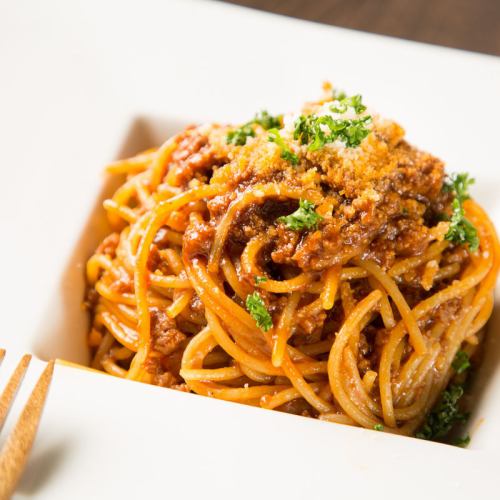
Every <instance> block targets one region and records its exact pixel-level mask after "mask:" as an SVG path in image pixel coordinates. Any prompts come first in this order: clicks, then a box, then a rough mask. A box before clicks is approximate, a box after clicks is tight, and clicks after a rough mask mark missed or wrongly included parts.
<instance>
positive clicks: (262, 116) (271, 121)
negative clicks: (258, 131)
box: [253, 109, 281, 130]
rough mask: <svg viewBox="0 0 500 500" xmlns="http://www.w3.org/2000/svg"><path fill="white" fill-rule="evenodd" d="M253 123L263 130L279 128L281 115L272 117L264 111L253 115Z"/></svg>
mask: <svg viewBox="0 0 500 500" xmlns="http://www.w3.org/2000/svg"><path fill="white" fill-rule="evenodd" d="M253 123H257V124H259V125H260V126H261V127H262V128H263V129H265V130H269V129H271V128H281V115H278V116H272V115H270V114H269V113H268V112H267V111H266V110H265V109H264V110H262V111H261V112H260V113H257V114H256V115H255V117H254V119H253Z"/></svg>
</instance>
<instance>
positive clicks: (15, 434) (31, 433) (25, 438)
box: [0, 361, 54, 500]
mask: <svg viewBox="0 0 500 500" xmlns="http://www.w3.org/2000/svg"><path fill="white" fill-rule="evenodd" d="M53 371H54V361H49V362H48V363H47V366H46V367H45V369H44V371H43V373H42V374H41V375H40V378H39V379H38V382H37V383H36V385H35V388H34V389H33V392H32V393H31V395H30V397H29V399H28V402H27V403H26V405H25V407H24V408H23V411H22V413H21V416H20V417H19V419H18V421H17V422H16V425H15V426H14V429H12V432H11V433H10V434H9V437H8V438H7V442H6V443H5V445H4V447H3V449H2V451H1V453H0V478H2V480H1V481H0V500H7V499H8V498H10V497H11V495H12V493H13V492H14V488H15V487H16V484H17V482H18V481H19V478H20V477H21V473H22V472H23V470H24V466H25V464H26V461H27V459H28V455H29V452H30V450H31V446H32V445H33V441H34V440H35V436H36V432H37V429H38V423H39V422H40V418H41V416H42V410H43V407H44V405H45V399H46V397H47V393H48V390H49V386H50V381H51V380H52V373H53Z"/></svg>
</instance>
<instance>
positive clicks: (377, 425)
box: [373, 424, 384, 431]
mask: <svg viewBox="0 0 500 500" xmlns="http://www.w3.org/2000/svg"><path fill="white" fill-rule="evenodd" d="M373 430H374V431H383V430H384V426H383V425H382V424H375V425H374V426H373Z"/></svg>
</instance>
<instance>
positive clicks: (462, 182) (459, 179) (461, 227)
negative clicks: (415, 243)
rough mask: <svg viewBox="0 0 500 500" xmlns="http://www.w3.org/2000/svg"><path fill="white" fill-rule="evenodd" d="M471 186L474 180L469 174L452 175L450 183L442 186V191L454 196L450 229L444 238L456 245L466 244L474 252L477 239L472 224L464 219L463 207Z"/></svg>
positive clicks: (477, 244) (476, 247) (477, 242)
mask: <svg viewBox="0 0 500 500" xmlns="http://www.w3.org/2000/svg"><path fill="white" fill-rule="evenodd" d="M471 184H474V179H471V178H469V174H454V175H452V176H451V177H450V182H446V183H445V184H444V186H443V189H444V190H445V191H448V192H450V193H453V194H454V195H455V198H454V199H453V202H452V204H451V208H452V214H451V217H450V219H449V221H450V227H449V229H448V232H447V233H446V234H445V236H444V237H445V239H446V240H448V241H451V242H453V243H456V244H457V245H465V244H468V245H469V250H470V251H471V252H475V251H476V250H477V249H478V248H479V237H478V235H477V230H476V228H475V227H474V225H473V224H472V222H470V221H469V220H468V219H466V218H465V211H464V207H463V203H464V201H465V200H467V199H469V191H468V189H469V186H470V185H471Z"/></svg>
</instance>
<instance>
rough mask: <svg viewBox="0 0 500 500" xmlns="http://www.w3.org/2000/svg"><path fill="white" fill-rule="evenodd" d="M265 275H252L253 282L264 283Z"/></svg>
mask: <svg viewBox="0 0 500 500" xmlns="http://www.w3.org/2000/svg"><path fill="white" fill-rule="evenodd" d="M267 279H268V278H267V276H254V277H253V280H254V282H255V284H256V285H258V284H259V283H264V282H266V281H267Z"/></svg>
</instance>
